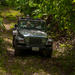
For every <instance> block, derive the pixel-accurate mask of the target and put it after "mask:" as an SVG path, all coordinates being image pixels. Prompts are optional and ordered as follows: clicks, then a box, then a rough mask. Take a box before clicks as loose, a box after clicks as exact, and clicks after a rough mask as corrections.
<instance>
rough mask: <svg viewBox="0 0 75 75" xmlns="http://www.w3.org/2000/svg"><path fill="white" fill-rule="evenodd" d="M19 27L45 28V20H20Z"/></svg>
mask: <svg viewBox="0 0 75 75" xmlns="http://www.w3.org/2000/svg"><path fill="white" fill-rule="evenodd" d="M19 28H23V29H37V30H45V22H44V21H37V20H32V21H31V20H26V21H24V20H23V21H20V22H19Z"/></svg>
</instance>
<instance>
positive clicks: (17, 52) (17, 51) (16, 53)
mask: <svg viewBox="0 0 75 75" xmlns="http://www.w3.org/2000/svg"><path fill="white" fill-rule="evenodd" d="M19 55H20V49H19V48H18V47H15V56H19Z"/></svg>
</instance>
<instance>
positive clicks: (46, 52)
mask: <svg viewBox="0 0 75 75" xmlns="http://www.w3.org/2000/svg"><path fill="white" fill-rule="evenodd" d="M52 51H53V50H52V48H46V50H42V55H43V56H45V57H50V58H51V57H52Z"/></svg>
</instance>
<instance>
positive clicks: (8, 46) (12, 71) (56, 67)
mask: <svg viewBox="0 0 75 75" xmlns="http://www.w3.org/2000/svg"><path fill="white" fill-rule="evenodd" d="M4 25H5V28H6V31H5V32H4V33H3V34H2V37H3V39H4V45H5V46H4V49H5V53H3V54H2V56H1V58H0V59H1V62H2V67H1V69H2V70H0V75H66V74H65V71H64V70H63V68H62V67H61V63H60V62H59V59H58V58H56V57H55V56H53V58H52V59H50V58H44V57H41V56H40V55H39V54H38V53H33V52H26V53H24V54H23V55H24V56H19V57H15V56H14V48H13V47H12V29H11V24H10V23H9V22H8V23H7V22H6V21H4Z"/></svg>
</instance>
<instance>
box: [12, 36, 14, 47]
mask: <svg viewBox="0 0 75 75" xmlns="http://www.w3.org/2000/svg"><path fill="white" fill-rule="evenodd" d="M12 42H13V47H15V36H13V41H12Z"/></svg>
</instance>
